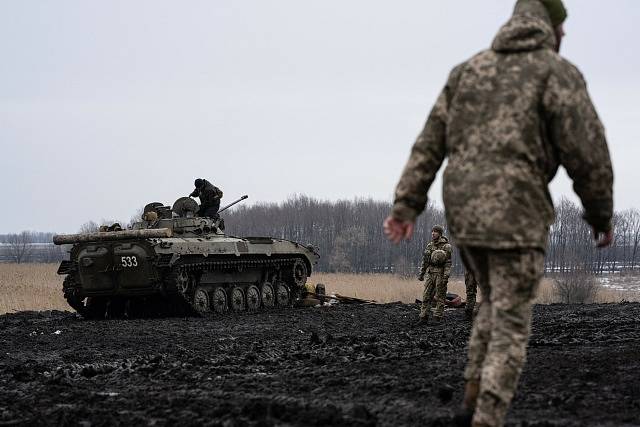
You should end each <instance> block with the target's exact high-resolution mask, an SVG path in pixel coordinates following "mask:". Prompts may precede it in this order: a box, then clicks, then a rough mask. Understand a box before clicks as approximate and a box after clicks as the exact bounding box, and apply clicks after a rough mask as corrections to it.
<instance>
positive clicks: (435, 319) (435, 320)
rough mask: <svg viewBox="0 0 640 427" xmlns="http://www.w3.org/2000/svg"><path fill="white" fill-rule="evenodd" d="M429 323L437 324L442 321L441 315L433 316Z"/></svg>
mask: <svg viewBox="0 0 640 427" xmlns="http://www.w3.org/2000/svg"><path fill="white" fill-rule="evenodd" d="M431 323H434V324H436V325H437V324H438V323H442V316H433V320H432V321H431Z"/></svg>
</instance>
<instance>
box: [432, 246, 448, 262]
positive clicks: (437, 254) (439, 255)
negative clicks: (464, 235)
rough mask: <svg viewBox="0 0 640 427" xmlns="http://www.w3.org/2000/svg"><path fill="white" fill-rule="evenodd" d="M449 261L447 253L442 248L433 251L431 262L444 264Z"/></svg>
mask: <svg viewBox="0 0 640 427" xmlns="http://www.w3.org/2000/svg"><path fill="white" fill-rule="evenodd" d="M445 261H447V253H446V252H445V251H443V250H442V249H436V250H435V251H433V252H431V264H433V265H442V264H444V263H445Z"/></svg>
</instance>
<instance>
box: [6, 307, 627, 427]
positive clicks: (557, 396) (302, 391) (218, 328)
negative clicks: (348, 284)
mask: <svg viewBox="0 0 640 427" xmlns="http://www.w3.org/2000/svg"><path fill="white" fill-rule="evenodd" d="M417 314H418V308H417V306H415V305H403V304H388V305H376V306H332V307H324V308H297V309H293V310H290V311H273V312H269V313H261V314H246V315H240V316H232V315H230V316H228V317H226V318H223V319H219V320H212V319H197V318H173V319H159V320H158V319H157V320H109V321H83V320H79V319H78V318H77V317H76V316H75V315H74V314H72V313H65V312H41V313H35V312H22V313H16V314H9V315H3V316H0V349H1V355H0V425H14V424H15V425H23V424H24V425H32V424H36V425H83V426H89V425H92V426H95V425H154V426H163V425H220V426H225V427H231V426H245V425H247V426H271V425H312V426H313V425H361V426H365V425H371V426H372V425H388V426H392V425H393V426H395V425H427V426H429V425H430V426H442V425H449V422H450V418H451V416H452V414H453V411H454V410H455V408H456V405H457V403H458V401H459V400H460V399H461V388H462V369H463V366H464V363H465V347H466V342H467V338H468V334H469V324H468V323H467V322H465V321H464V320H463V312H462V311H460V310H449V311H447V313H446V321H445V323H444V324H441V325H438V326H432V327H419V328H414V327H412V323H413V322H414V320H415V319H416V317H417ZM508 425H520V426H556V425H563V426H564V425H575V426H601V425H615V426H620V425H636V426H637V425H640V304H629V303H627V304H607V305H586V306H566V305H551V306H537V307H536V309H535V319H534V333H533V336H532V339H531V345H530V351H529V363H528V365H527V367H526V369H525V372H524V373H523V377H522V380H521V383H520V388H519V391H518V394H517V396H516V398H515V401H514V405H513V407H512V410H511V411H510V413H509V417H508Z"/></svg>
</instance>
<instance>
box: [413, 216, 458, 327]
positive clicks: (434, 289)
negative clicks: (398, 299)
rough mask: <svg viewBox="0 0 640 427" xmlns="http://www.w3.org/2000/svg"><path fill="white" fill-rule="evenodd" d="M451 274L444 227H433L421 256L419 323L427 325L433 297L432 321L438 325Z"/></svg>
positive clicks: (449, 254) (448, 245) (448, 247)
mask: <svg viewBox="0 0 640 427" xmlns="http://www.w3.org/2000/svg"><path fill="white" fill-rule="evenodd" d="M450 273H451V245H450V244H449V240H448V239H447V238H446V237H444V227H443V226H441V225H434V226H433V228H432V230H431V241H430V242H429V243H428V244H427V247H426V249H425V250H424V254H423V256H422V265H421V266H420V275H418V280H420V281H422V280H425V274H426V281H425V283H424V292H423V293H422V306H421V307H420V320H419V323H427V322H428V321H429V316H430V315H431V301H433V298H434V295H435V299H436V310H435V313H434V316H433V321H434V322H436V323H439V322H440V321H441V320H442V316H443V314H444V303H445V301H446V298H447V283H448V282H449V274H450Z"/></svg>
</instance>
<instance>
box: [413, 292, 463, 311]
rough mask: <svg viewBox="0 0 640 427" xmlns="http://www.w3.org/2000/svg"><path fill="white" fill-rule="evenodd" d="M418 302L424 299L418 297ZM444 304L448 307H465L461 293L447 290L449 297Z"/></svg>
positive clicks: (420, 302)
mask: <svg viewBox="0 0 640 427" xmlns="http://www.w3.org/2000/svg"><path fill="white" fill-rule="evenodd" d="M416 304H422V301H421V300H419V299H416ZM444 305H446V306H447V307H456V308H457V307H464V301H462V298H460V295H458V294H454V293H451V292H447V299H446V301H445V302H444Z"/></svg>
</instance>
